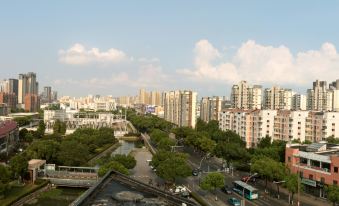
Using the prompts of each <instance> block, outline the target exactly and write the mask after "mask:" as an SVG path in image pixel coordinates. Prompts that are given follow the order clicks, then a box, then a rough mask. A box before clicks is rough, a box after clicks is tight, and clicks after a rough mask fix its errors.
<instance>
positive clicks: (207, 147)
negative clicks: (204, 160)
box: [198, 136, 216, 154]
mask: <svg viewBox="0 0 339 206" xmlns="http://www.w3.org/2000/svg"><path fill="white" fill-rule="evenodd" d="M198 142H199V149H200V150H201V151H203V152H204V153H207V154H208V153H209V154H211V153H212V152H213V151H214V149H215V147H216V142H215V141H214V140H211V139H210V138H208V137H206V136H202V138H200V139H198Z"/></svg>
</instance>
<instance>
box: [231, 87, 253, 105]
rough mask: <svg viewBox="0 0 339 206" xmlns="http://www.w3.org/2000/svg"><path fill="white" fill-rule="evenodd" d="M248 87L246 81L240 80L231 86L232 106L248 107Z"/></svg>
mask: <svg viewBox="0 0 339 206" xmlns="http://www.w3.org/2000/svg"><path fill="white" fill-rule="evenodd" d="M248 87H249V86H248V84H247V82H246V81H240V82H239V83H238V84H235V85H233V86H232V91H231V102H232V108H237V109H248V107H249V106H248Z"/></svg>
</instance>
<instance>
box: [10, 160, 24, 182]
mask: <svg viewBox="0 0 339 206" xmlns="http://www.w3.org/2000/svg"><path fill="white" fill-rule="evenodd" d="M9 166H10V169H11V171H12V172H13V174H14V177H15V178H18V180H19V181H21V180H22V178H23V177H24V175H25V174H26V172H27V169H28V161H27V159H26V158H25V157H24V156H23V155H22V154H18V155H15V156H14V157H12V158H11V159H10V161H9Z"/></svg>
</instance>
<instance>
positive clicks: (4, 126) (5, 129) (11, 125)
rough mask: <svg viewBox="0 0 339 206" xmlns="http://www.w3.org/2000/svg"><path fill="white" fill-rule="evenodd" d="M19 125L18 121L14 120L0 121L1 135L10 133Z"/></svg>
mask: <svg viewBox="0 0 339 206" xmlns="http://www.w3.org/2000/svg"><path fill="white" fill-rule="evenodd" d="M16 127H17V123H16V122H14V121H0V137H1V136H2V135H5V134H7V133H9V132H10V131H12V130H14V129H15V128H16Z"/></svg>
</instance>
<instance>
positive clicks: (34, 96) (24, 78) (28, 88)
mask: <svg viewBox="0 0 339 206" xmlns="http://www.w3.org/2000/svg"><path fill="white" fill-rule="evenodd" d="M38 87H39V84H38V82H37V81H36V74H35V73H33V72H29V73H27V74H19V82H18V104H19V106H20V107H21V108H24V109H25V110H27V111H37V110H38V107H39V104H40V103H39V97H38V92H39V89H38ZM26 100H28V101H29V102H28V103H27V105H25V104H26ZM33 107H36V108H33Z"/></svg>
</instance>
